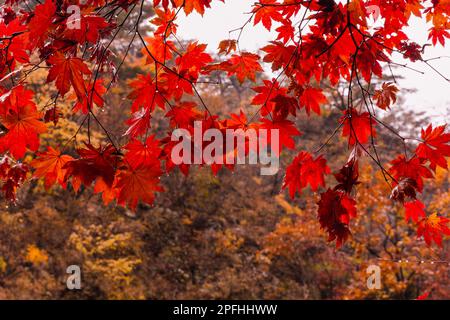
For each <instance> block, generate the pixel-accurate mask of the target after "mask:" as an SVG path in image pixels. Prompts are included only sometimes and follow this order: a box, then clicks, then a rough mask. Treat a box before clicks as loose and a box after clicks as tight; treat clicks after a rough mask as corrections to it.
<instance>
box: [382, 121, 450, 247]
mask: <svg viewBox="0 0 450 320" xmlns="http://www.w3.org/2000/svg"><path fill="white" fill-rule="evenodd" d="M445 128H446V126H439V127H436V128H433V127H432V125H429V126H428V127H427V128H426V129H425V130H424V129H422V132H421V140H422V142H421V143H419V145H418V146H417V148H416V150H415V152H414V156H413V157H411V158H409V159H408V158H406V156H405V155H399V156H398V157H397V158H396V159H394V160H392V162H391V167H390V169H389V172H390V174H391V175H392V177H393V178H394V179H395V181H394V184H395V188H394V189H393V190H392V194H391V198H392V199H393V200H397V201H399V202H400V203H403V206H404V208H405V219H407V220H409V219H411V220H413V221H414V222H415V223H416V224H417V235H418V236H419V237H421V236H423V238H424V239H425V242H426V243H427V244H428V245H430V244H431V242H432V241H434V242H436V243H437V244H438V245H441V244H442V236H443V235H450V228H448V227H447V225H448V223H449V222H450V220H449V219H448V218H445V217H443V216H438V215H437V214H436V213H433V214H431V215H428V216H427V215H426V213H425V205H424V204H423V203H422V202H421V201H420V200H418V199H417V198H416V196H417V193H421V192H422V191H423V188H424V180H426V179H433V177H434V173H435V172H436V168H437V167H438V166H439V167H441V168H443V169H447V170H448V165H447V160H446V158H447V157H450V134H448V133H445Z"/></svg>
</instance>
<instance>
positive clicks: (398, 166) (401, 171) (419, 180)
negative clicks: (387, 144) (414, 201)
mask: <svg viewBox="0 0 450 320" xmlns="http://www.w3.org/2000/svg"><path fill="white" fill-rule="evenodd" d="M391 165H392V166H391V168H390V169H389V172H390V173H391V174H392V176H393V177H394V178H395V179H396V180H397V182H398V181H401V180H402V179H403V178H410V179H412V180H414V181H415V184H416V186H417V190H418V191H419V192H422V189H423V179H426V178H432V177H433V173H432V172H431V171H430V170H429V169H428V168H427V167H425V165H424V160H423V159H420V158H417V157H415V158H412V159H409V160H407V159H406V158H405V156H404V155H399V156H398V157H397V158H395V159H394V160H392V161H391Z"/></svg>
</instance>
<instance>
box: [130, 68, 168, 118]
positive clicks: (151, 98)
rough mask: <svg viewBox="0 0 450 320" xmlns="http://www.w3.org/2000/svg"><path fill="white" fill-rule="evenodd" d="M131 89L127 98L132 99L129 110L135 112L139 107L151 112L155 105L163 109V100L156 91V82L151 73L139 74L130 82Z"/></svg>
mask: <svg viewBox="0 0 450 320" xmlns="http://www.w3.org/2000/svg"><path fill="white" fill-rule="evenodd" d="M130 87H131V88H133V91H131V93H130V94H129V95H128V99H131V100H133V104H132V105H131V111H132V112H136V111H138V110H140V109H141V108H144V109H146V110H149V112H152V111H153V110H154V109H155V106H158V107H160V108H161V109H163V110H164V105H165V100H164V98H163V97H162V96H161V94H160V93H159V92H158V90H157V88H156V83H155V81H154V80H153V78H152V76H151V74H148V75H146V76H144V75H142V74H139V75H138V76H137V79H136V80H133V81H131V82H130Z"/></svg>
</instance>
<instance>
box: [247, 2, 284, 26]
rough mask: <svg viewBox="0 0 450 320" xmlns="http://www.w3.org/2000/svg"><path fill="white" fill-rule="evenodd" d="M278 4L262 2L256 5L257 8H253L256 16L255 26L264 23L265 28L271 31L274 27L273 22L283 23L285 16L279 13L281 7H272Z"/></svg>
mask: <svg viewBox="0 0 450 320" xmlns="http://www.w3.org/2000/svg"><path fill="white" fill-rule="evenodd" d="M273 4H277V0H261V1H259V3H256V5H255V8H253V11H252V12H253V13H254V14H255V17H254V20H253V24H254V25H257V24H258V23H259V22H262V24H263V26H264V27H266V29H267V30H269V31H270V28H271V27H272V20H274V21H278V22H281V21H283V16H282V15H281V13H280V12H279V9H280V7H277V6H276V5H275V6H271V5H273Z"/></svg>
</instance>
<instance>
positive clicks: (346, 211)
mask: <svg viewBox="0 0 450 320" xmlns="http://www.w3.org/2000/svg"><path fill="white" fill-rule="evenodd" d="M355 204H356V202H355V200H353V199H352V198H350V197H349V196H348V195H346V194H345V193H344V192H341V191H336V190H332V189H328V190H327V191H326V192H324V193H322V194H321V195H320V201H319V202H318V205H319V211H318V216H319V223H320V226H321V228H322V229H325V231H327V232H328V241H333V240H336V247H337V248H339V247H341V246H342V245H343V244H344V243H345V241H346V240H347V239H348V237H349V236H350V234H351V233H350V229H349V227H348V225H349V222H350V218H353V217H355V216H356V207H355Z"/></svg>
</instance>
